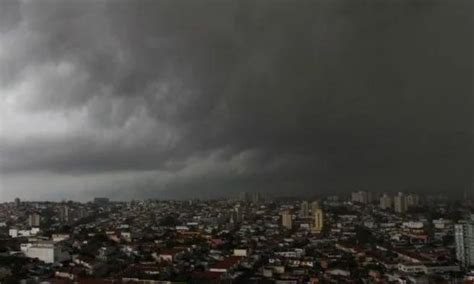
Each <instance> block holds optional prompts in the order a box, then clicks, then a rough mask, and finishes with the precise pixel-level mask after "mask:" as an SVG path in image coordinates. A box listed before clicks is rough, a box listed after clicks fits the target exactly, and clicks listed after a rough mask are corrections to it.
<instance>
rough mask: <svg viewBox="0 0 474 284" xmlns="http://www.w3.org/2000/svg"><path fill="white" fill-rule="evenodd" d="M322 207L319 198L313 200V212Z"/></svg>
mask: <svg viewBox="0 0 474 284" xmlns="http://www.w3.org/2000/svg"><path fill="white" fill-rule="evenodd" d="M319 208H320V207H319V201H318V200H315V201H313V202H311V213H313V214H314V213H315V212H316V210H318V209H319Z"/></svg>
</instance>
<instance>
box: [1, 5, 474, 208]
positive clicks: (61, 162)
mask: <svg viewBox="0 0 474 284" xmlns="http://www.w3.org/2000/svg"><path fill="white" fill-rule="evenodd" d="M473 3H474V2H473V1H471V0H450V1H447V0H439V1H435V0H424V1H380V0H357V1H354V0H318V1H314V0H311V1H303V0H301V1H300V0H298V1H294V0H292V1H290V0H285V1H281V0H269V1H265V0H258V1H248V0H239V1H227V0H215V1H207V0H200V1H174V0H168V1H161V0H155V1H140V0H139V1H132V0H128V1H118V0H114V1H100V0H94V1H92V0H82V1H66V0H61V1H47V0H46V1H34V0H32V1H14V0H6V1H0V180H1V181H0V186H1V187H0V200H2V201H8V200H12V199H13V198H14V197H17V196H18V197H20V198H22V199H28V200H38V199H41V200H46V199H52V200H62V199H77V200H90V199H92V198H93V197H95V196H108V197H111V198H113V199H131V198H136V199H138V198H147V197H152V198H160V197H161V198H184V197H213V196H225V195H236V193H237V192H239V191H254V190H259V191H262V192H268V193H275V194H287V195H289V194H294V193H302V194H303V193H304V194H319V193H327V192H348V191H350V190H355V189H367V190H374V191H392V192H393V191H398V190H405V191H409V190H415V191H423V192H427V191H445V192H462V191H463V190H466V189H472V183H473V179H472V176H473V130H474V127H473V115H472V112H473V110H474V103H473V102H474V100H473V66H474V62H473V26H474V24H473Z"/></svg>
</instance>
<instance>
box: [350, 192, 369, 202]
mask: <svg viewBox="0 0 474 284" xmlns="http://www.w3.org/2000/svg"><path fill="white" fill-rule="evenodd" d="M351 201H352V202H353V203H362V204H367V203H368V202H369V194H368V192H366V191H357V192H353V193H352V195H351Z"/></svg>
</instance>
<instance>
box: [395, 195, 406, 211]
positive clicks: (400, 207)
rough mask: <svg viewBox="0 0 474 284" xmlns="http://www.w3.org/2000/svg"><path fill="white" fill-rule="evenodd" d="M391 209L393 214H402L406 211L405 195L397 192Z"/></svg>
mask: <svg viewBox="0 0 474 284" xmlns="http://www.w3.org/2000/svg"><path fill="white" fill-rule="evenodd" d="M393 207H394V210H395V212H397V213H404V212H405V211H407V201H406V197H405V195H403V193H402V192H399V193H398V194H397V195H395V197H394V198H393Z"/></svg>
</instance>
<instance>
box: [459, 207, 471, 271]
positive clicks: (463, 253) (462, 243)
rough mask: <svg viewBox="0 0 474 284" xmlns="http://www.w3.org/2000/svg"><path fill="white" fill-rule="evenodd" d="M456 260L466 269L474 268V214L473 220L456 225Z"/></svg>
mask: <svg viewBox="0 0 474 284" xmlns="http://www.w3.org/2000/svg"><path fill="white" fill-rule="evenodd" d="M454 238H455V241H456V259H457V260H458V261H459V262H461V264H462V265H463V266H464V267H470V266H474V214H473V215H471V220H469V221H467V222H465V223H462V224H456V225H454Z"/></svg>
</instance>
